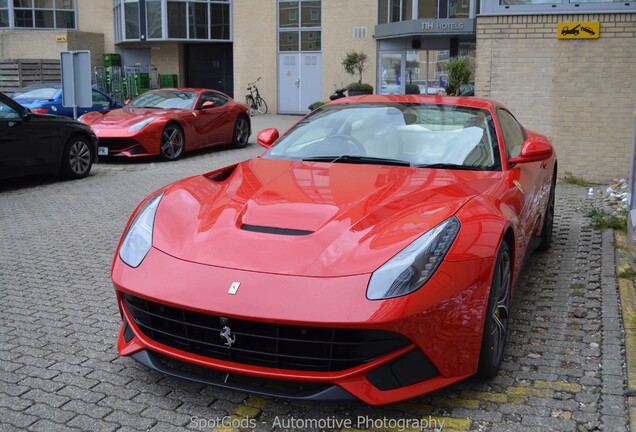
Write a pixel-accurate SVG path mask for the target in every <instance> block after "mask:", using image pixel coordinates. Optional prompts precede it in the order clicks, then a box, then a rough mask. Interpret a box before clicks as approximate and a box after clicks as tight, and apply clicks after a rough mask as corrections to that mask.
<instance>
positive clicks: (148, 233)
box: [119, 192, 163, 267]
mask: <svg viewBox="0 0 636 432" xmlns="http://www.w3.org/2000/svg"><path fill="white" fill-rule="evenodd" d="M162 197H163V192H162V193H160V194H158V195H157V196H155V197H153V198H152V199H150V200H149V201H148V202H147V203H146V204H144V206H143V208H142V209H141V210H140V211H139V213H137V216H135V219H133V221H132V223H131V224H130V227H129V228H128V231H127V232H126V235H125V236H124V241H122V242H121V247H120V248H119V258H121V260H122V261H123V262H125V263H126V264H128V265H129V266H131V267H138V266H139V264H141V262H142V261H143V259H144V258H145V257H146V255H147V254H148V251H149V250H150V247H151V246H152V228H153V226H154V223H155V213H156V212H157V207H159V201H161V198H162Z"/></svg>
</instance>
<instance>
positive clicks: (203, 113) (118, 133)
mask: <svg viewBox="0 0 636 432" xmlns="http://www.w3.org/2000/svg"><path fill="white" fill-rule="evenodd" d="M79 120H80V121H82V122H84V123H86V124H87V125H89V126H90V127H91V128H93V130H94V131H95V134H96V135H97V137H98V138H99V149H98V152H99V155H100V156H129V157H138V156H150V155H159V156H161V157H162V158H163V159H166V160H174V159H177V158H179V157H180V156H181V155H182V154H183V152H185V151H189V150H195V149H199V148H202V147H207V146H211V145H215V144H230V143H232V144H234V145H235V146H236V147H244V146H245V145H246V144H247V140H248V138H249V136H250V133H251V125H250V115H249V110H248V108H247V105H245V104H242V103H238V102H235V101H234V100H233V99H232V98H231V97H229V96H227V95H225V94H223V93H220V92H218V91H215V90H206V89H190V88H177V89H159V90H151V91H149V92H146V93H144V94H142V95H140V96H138V97H136V98H135V99H133V100H132V101H130V103H128V104H127V105H126V106H125V107H124V108H121V109H116V110H112V111H110V112H108V113H106V114H101V113H99V112H90V113H87V114H84V115H83V116H82V117H80V119H79Z"/></svg>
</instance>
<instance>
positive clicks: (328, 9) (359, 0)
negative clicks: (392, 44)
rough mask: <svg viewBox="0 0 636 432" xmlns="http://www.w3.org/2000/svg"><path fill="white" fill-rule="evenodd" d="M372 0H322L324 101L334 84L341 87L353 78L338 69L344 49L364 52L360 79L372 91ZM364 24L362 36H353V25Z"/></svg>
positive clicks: (374, 56)
mask: <svg viewBox="0 0 636 432" xmlns="http://www.w3.org/2000/svg"><path fill="white" fill-rule="evenodd" d="M376 13H377V6H376V0H349V1H346V2H343V1H342V0H323V2H322V14H323V18H322V93H323V97H324V99H325V100H329V95H330V94H331V93H333V90H334V86H337V87H340V85H341V84H344V85H345V86H346V85H348V84H350V83H351V82H354V81H357V80H358V78H357V77H352V76H351V75H347V74H346V73H345V72H344V70H343V69H342V63H341V62H342V58H343V57H344V56H345V55H346V54H347V52H348V51H359V52H364V53H365V54H366V55H367V64H366V70H365V71H364V72H363V73H362V80H363V81H364V82H365V83H367V84H371V85H372V86H373V89H374V90H376V88H375V87H376V84H375V77H376V55H377V48H376V41H375V39H373V37H372V36H373V31H374V28H375V22H376ZM354 27H366V28H367V37H366V38H365V39H354V38H353V28H354Z"/></svg>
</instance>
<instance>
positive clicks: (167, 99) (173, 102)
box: [127, 90, 199, 110]
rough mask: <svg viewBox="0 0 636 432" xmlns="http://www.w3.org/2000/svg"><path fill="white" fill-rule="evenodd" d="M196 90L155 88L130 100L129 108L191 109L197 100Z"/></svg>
mask: <svg viewBox="0 0 636 432" xmlns="http://www.w3.org/2000/svg"><path fill="white" fill-rule="evenodd" d="M198 95H199V94H198V93H197V92H191V91H180V90H155V91H149V92H146V93H144V94H142V95H140V96H137V97H136V98H135V99H133V100H132V101H130V103H129V104H128V105H127V106H128V107H130V108H162V109H184V110H191V109H192V108H193V107H194V102H195V101H196V100H197V96H198Z"/></svg>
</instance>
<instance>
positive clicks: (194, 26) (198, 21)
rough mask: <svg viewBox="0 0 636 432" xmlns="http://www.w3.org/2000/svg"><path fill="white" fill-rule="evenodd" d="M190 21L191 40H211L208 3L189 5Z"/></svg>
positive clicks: (190, 3) (192, 3) (191, 3)
mask: <svg viewBox="0 0 636 432" xmlns="http://www.w3.org/2000/svg"><path fill="white" fill-rule="evenodd" d="M188 21H189V23H190V37H189V38H190V39H209V36H208V5H207V4H206V3H194V2H189V3H188Z"/></svg>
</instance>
